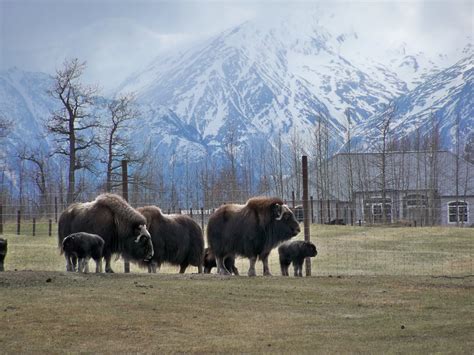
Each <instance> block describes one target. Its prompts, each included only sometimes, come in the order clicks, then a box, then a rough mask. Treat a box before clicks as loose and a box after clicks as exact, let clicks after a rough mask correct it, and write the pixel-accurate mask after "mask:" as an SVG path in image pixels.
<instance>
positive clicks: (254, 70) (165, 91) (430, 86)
mask: <svg viewBox="0 0 474 355" xmlns="http://www.w3.org/2000/svg"><path fill="white" fill-rule="evenodd" d="M460 58H462V59H461V60H459V59H460ZM456 61H457V62H456ZM473 62H474V59H473V51H472V46H471V45H470V43H469V44H468V45H467V46H463V47H462V50H460V51H459V53H457V54H456V55H455V56H454V57H452V56H451V57H449V56H443V55H438V56H436V57H432V56H429V55H427V54H425V53H422V52H420V51H416V50H413V49H412V48H410V47H409V46H408V45H406V44H401V45H400V46H398V47H397V46H395V47H393V48H391V47H388V46H382V45H381V46H380V48H378V47H377V48H373V47H370V48H369V47H368V46H367V43H366V42H364V40H363V39H362V38H361V37H360V36H359V35H358V34H357V32H355V31H350V32H346V33H340V32H338V31H337V30H335V29H331V30H329V29H328V28H327V27H325V26H323V24H322V23H321V22H320V21H318V19H317V18H314V19H313V20H309V21H300V22H299V21H295V20H285V21H276V22H272V23H259V22H257V21H248V22H245V23H243V24H241V25H240V26H237V27H234V28H232V29H229V30H227V31H225V32H223V33H221V34H219V35H217V36H214V37H212V38H210V39H208V40H205V41H202V42H200V43H197V44H194V45H192V46H190V47H187V48H186V49H182V50H179V51H178V50H174V51H173V52H169V53H168V54H167V55H161V56H159V57H158V58H156V59H155V60H154V61H153V62H151V63H150V64H149V65H148V66H146V67H144V68H137V72H136V74H134V75H132V76H131V77H130V78H128V79H127V80H126V81H125V82H124V83H122V84H121V85H120V86H119V87H118V88H117V90H115V92H116V93H117V94H120V93H126V92H135V94H136V96H137V98H138V102H139V105H140V111H141V113H142V114H141V119H140V124H139V125H137V126H136V127H135V128H133V130H132V131H130V132H129V133H130V134H131V135H134V137H140V139H138V140H137V139H133V142H134V144H136V149H144V148H145V147H152V149H153V153H154V154H155V155H160V156H166V157H175V158H176V159H177V160H179V157H182V156H187V157H192V160H193V161H196V162H198V161H200V160H203V159H206V157H209V156H213V157H216V158H218V157H219V156H220V157H222V156H223V154H224V153H223V145H224V144H225V142H228V141H229V139H232V140H234V141H233V143H234V144H236V146H237V148H238V149H241V152H243V151H252V147H254V146H257V145H258V144H262V143H263V144H267V145H271V144H272V143H271V142H273V141H275V140H274V138H275V137H276V136H278V135H280V134H281V137H282V139H283V142H284V143H287V144H289V143H290V141H291V140H292V139H293V140H294V138H295V137H298V139H299V141H300V142H299V143H300V144H301V145H302V147H303V149H304V150H305V151H306V152H307V153H309V154H311V140H312V139H313V138H312V137H313V135H314V129H315V126H316V124H317V123H318V122H320V121H321V120H324V121H325V122H327V124H328V127H329V131H330V137H331V140H332V142H331V143H332V147H334V150H336V149H338V148H339V147H341V146H342V144H343V142H344V138H345V135H346V130H347V122H346V117H345V114H344V111H345V110H346V109H347V108H350V109H351V110H352V112H353V114H352V115H351V120H352V124H353V125H354V130H353V132H352V136H353V138H354V140H355V141H357V142H359V143H360V146H361V147H364V149H367V150H369V149H371V145H372V144H373V143H374V142H375V141H376V134H377V130H376V129H375V127H376V126H377V124H378V122H379V121H380V117H381V113H382V112H383V110H384V108H385V107H386V105H387V104H388V103H390V102H392V101H393V102H395V103H396V105H397V112H396V118H395V120H394V131H396V132H397V134H398V135H399V136H403V135H409V134H411V133H412V132H413V130H414V129H416V128H420V129H421V130H425V131H426V130H429V129H430V125H429V122H430V115H431V113H433V112H434V113H435V114H436V115H438V116H439V117H440V118H441V121H442V132H443V142H444V143H445V146H444V148H449V147H450V145H452V136H453V135H454V132H453V129H452V127H453V122H455V120H456V118H457V117H458V115H459V118H460V121H461V127H462V128H463V130H462V131H463V138H464V139H467V138H468V136H469V132H471V131H472V127H473V126H474V122H473V118H472V117H474V112H473V101H474V100H473V97H472V95H473V94H472V93H473ZM50 87H51V79H50V77H49V76H48V75H46V74H41V73H29V72H23V71H21V70H19V69H12V70H7V71H2V72H0V113H1V114H2V115H4V116H6V117H7V118H11V119H13V120H14V121H15V128H14V131H13V134H12V135H11V136H10V137H9V138H8V140H7V143H6V144H4V147H6V151H8V152H10V153H11V152H12V151H13V148H17V147H18V146H19V145H20V143H21V144H23V143H26V144H33V142H37V141H38V140H40V141H42V142H43V143H42V144H44V145H45V146H48V145H50V144H52V143H51V141H50V139H48V138H47V137H38V133H39V132H41V131H42V129H41V126H42V123H41V120H42V119H43V118H45V117H47V116H49V115H50V113H51V111H53V110H54V108H55V107H56V105H57V102H54V100H53V99H52V98H51V97H49V96H48V95H47V89H49V88H50Z"/></svg>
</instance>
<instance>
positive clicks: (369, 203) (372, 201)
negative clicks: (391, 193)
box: [365, 196, 392, 223]
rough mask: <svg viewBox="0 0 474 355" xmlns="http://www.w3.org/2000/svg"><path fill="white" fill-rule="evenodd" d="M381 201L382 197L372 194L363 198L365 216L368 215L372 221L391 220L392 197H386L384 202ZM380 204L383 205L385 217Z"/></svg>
mask: <svg viewBox="0 0 474 355" xmlns="http://www.w3.org/2000/svg"><path fill="white" fill-rule="evenodd" d="M383 202H384V199H383V198H382V197H381V196H372V197H370V198H368V199H367V200H365V213H366V216H367V217H370V219H371V222H372V223H383V222H389V223H391V222H392V199H391V198H390V197H387V198H385V203H383ZM382 206H384V207H385V216H386V218H385V219H384V218H383V208H382ZM367 217H366V218H367Z"/></svg>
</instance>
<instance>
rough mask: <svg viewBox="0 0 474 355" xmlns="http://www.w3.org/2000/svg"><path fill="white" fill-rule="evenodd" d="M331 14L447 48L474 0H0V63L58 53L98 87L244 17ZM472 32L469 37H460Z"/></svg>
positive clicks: (342, 22) (32, 65) (43, 59)
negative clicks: (80, 64) (76, 61)
mask: <svg viewBox="0 0 474 355" xmlns="http://www.w3.org/2000/svg"><path fill="white" fill-rule="evenodd" d="M308 7H310V8H315V7H317V8H318V9H319V10H318V11H320V12H321V13H325V15H326V16H329V15H331V14H334V16H333V17H332V21H333V23H332V26H333V27H335V28H340V29H341V30H346V29H348V30H351V29H352V30H355V31H357V32H358V33H366V34H367V35H372V36H378V37H379V38H382V39H386V40H387V41H393V42H407V43H413V44H414V45H415V46H418V47H420V48H421V49H423V50H427V51H432V52H433V53H435V52H441V53H443V52H449V51H452V50H454V49H455V48H457V47H459V46H463V45H465V44H466V42H472V38H473V32H474V28H473V26H474V25H473V18H474V1H472V0H470V1H459V0H457V1H456V0H455V1H452V0H451V1H432V0H429V1H415V0H412V1H404V2H394V1H345V2H338V3H337V5H333V2H330V1H320V2H315V1H312V2H309V1H300V2H295V1H269V0H267V1H264V0H261V1H231V0H221V1H198V0H196V1H190V0H188V1H176V0H175V1H152V0H141V1H132V0H0V26H1V27H0V45H1V48H0V69H5V68H9V67H12V66H17V67H19V68H21V69H25V70H35V71H45V72H48V73H53V72H54V70H55V68H57V67H59V66H60V64H61V63H62V61H63V60H64V58H65V57H74V56H77V57H79V58H80V59H82V60H87V62H88V71H87V73H88V74H87V75H88V79H90V80H95V81H96V82H97V83H99V84H100V85H101V86H102V87H103V88H104V89H111V88H112V87H114V86H116V85H118V84H119V82H120V81H121V80H122V79H123V77H124V76H126V75H128V74H129V73H131V72H133V71H136V70H138V69H140V68H141V67H143V66H144V65H146V63H148V62H149V61H151V60H152V59H153V58H154V57H156V56H157V55H159V54H160V53H161V52H162V51H167V50H170V49H172V48H174V47H176V46H184V45H187V44H188V43H191V42H193V41H196V40H199V39H201V38H204V37H208V36H210V35H212V34H215V33H218V32H220V31H222V30H225V29H227V28H230V27H232V26H235V25H237V24H239V23H241V22H243V21H245V20H248V19H254V20H258V21H271V20H272V19H273V18H275V17H277V16H285V14H287V13H289V12H294V11H295V9H296V11H297V10H298V9H299V10H301V9H303V10H304V9H306V8H308ZM468 36H471V37H470V39H467V38H468Z"/></svg>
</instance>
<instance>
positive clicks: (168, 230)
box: [138, 206, 204, 273]
mask: <svg viewBox="0 0 474 355" xmlns="http://www.w3.org/2000/svg"><path fill="white" fill-rule="evenodd" d="M138 211H139V212H140V213H141V214H143V215H144V216H145V217H146V220H147V227H148V230H149V231H150V234H151V240H152V242H153V248H154V251H155V254H154V255H153V258H152V259H151V260H150V262H149V263H148V264H147V263H142V262H139V264H141V265H142V266H143V265H147V266H148V271H149V272H156V269H157V268H158V269H159V268H160V267H161V264H162V263H164V262H167V263H170V264H172V265H179V266H180V270H179V272H180V273H184V272H185V271H186V268H187V267H188V265H193V266H196V267H197V268H198V272H199V273H201V272H202V261H203V255H204V238H203V236H202V230H201V227H199V225H198V224H197V223H196V222H195V221H194V220H193V219H192V218H191V217H188V216H185V215H180V214H173V215H164V214H163V213H162V212H161V210H160V209H159V208H158V207H156V206H147V207H141V208H138Z"/></svg>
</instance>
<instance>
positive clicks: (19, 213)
mask: <svg viewBox="0 0 474 355" xmlns="http://www.w3.org/2000/svg"><path fill="white" fill-rule="evenodd" d="M20 225H21V211H20V210H18V211H17V213H16V234H17V235H20V229H21V228H20Z"/></svg>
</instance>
